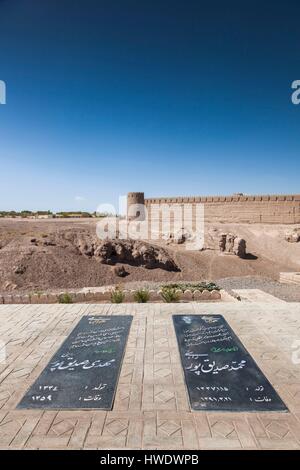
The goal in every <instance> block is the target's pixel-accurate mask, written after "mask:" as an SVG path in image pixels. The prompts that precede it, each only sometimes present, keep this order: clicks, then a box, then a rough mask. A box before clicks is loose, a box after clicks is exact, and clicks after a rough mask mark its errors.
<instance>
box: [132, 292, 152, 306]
mask: <svg viewBox="0 0 300 470" xmlns="http://www.w3.org/2000/svg"><path fill="white" fill-rule="evenodd" d="M133 298H134V300H135V301H136V302H138V303H139V304H145V303H146V302H148V301H149V299H150V294H149V291H148V290H147V289H139V290H137V291H136V292H135V293H134V296H133Z"/></svg>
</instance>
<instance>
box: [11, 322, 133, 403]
mask: <svg viewBox="0 0 300 470" xmlns="http://www.w3.org/2000/svg"><path fill="white" fill-rule="evenodd" d="M131 321H132V316H129V315H114V316H96V315H95V316H85V317H83V318H82V319H81V320H80V322H79V323H78V325H77V326H76V327H75V328H74V330H73V331H72V332H71V333H70V335H69V336H68V338H67V339H66V340H65V341H64V343H63V344H62V346H61V347H60V348H59V350H58V351H57V352H56V354H55V355H54V356H53V357H52V359H51V360H50V362H49V363H48V365H47V366H46V367H45V369H44V370H43V372H42V373H41V375H40V376H39V377H38V379H37V380H36V382H35V383H34V384H33V385H32V386H31V388H30V389H29V390H28V392H27V393H26V394H25V396H24V397H23V399H22V401H21V403H20V404H19V405H18V408H55V409H58V408H63V409H64V408H98V409H105V410H111V408H112V405H113V401H114V396H115V391H116V386H117V382H118V378H119V373H120V369H121V364H122V360H123V356H124V350H125V346H126V342H127V337H128V334H129V330H130V325H131Z"/></svg>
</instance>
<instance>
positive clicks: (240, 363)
mask: <svg viewBox="0 0 300 470" xmlns="http://www.w3.org/2000/svg"><path fill="white" fill-rule="evenodd" d="M173 322H174V327H175V332H176V336H177V341H178V346H179V350H180V356H181V363H182V367H183V369H184V375H185V381H186V386H187V390H188V394H189V399H190V404H191V408H192V409H193V410H213V411H288V409H287V407H286V406H285V404H284V403H283V401H282V400H281V398H280V397H279V395H278V394H277V393H276V391H275V390H274V388H273V387H272V385H271V384H270V382H269V381H268V379H267V378H266V377H265V376H264V374H263V373H262V371H261V370H260V369H259V367H258V366H257V364H256V362H255V361H254V359H253V358H252V357H251V356H250V354H249V353H248V351H247V350H246V349H245V347H244V346H243V344H242V343H241V341H240V340H239V339H238V338H237V336H236V335H235V334H234V332H233V331H232V329H231V328H230V326H229V325H228V323H227V322H226V320H225V319H224V318H223V317H222V315H173Z"/></svg>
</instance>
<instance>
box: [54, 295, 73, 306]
mask: <svg viewBox="0 0 300 470" xmlns="http://www.w3.org/2000/svg"><path fill="white" fill-rule="evenodd" d="M58 303H59V304H72V303H73V300H72V297H71V296H70V294H68V293H67V292H65V293H64V294H60V296H59V297H58Z"/></svg>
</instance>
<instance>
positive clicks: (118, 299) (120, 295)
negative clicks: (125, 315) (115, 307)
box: [110, 287, 125, 304]
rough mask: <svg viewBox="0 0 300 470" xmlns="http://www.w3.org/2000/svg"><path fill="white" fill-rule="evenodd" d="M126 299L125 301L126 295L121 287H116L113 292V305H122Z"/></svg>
mask: <svg viewBox="0 0 300 470" xmlns="http://www.w3.org/2000/svg"><path fill="white" fill-rule="evenodd" d="M124 299H125V294H124V292H123V290H122V289H121V288H120V287H116V288H115V289H114V290H113V291H112V292H111V296H110V300H111V303H112V304H121V303H122V302H124Z"/></svg>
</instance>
